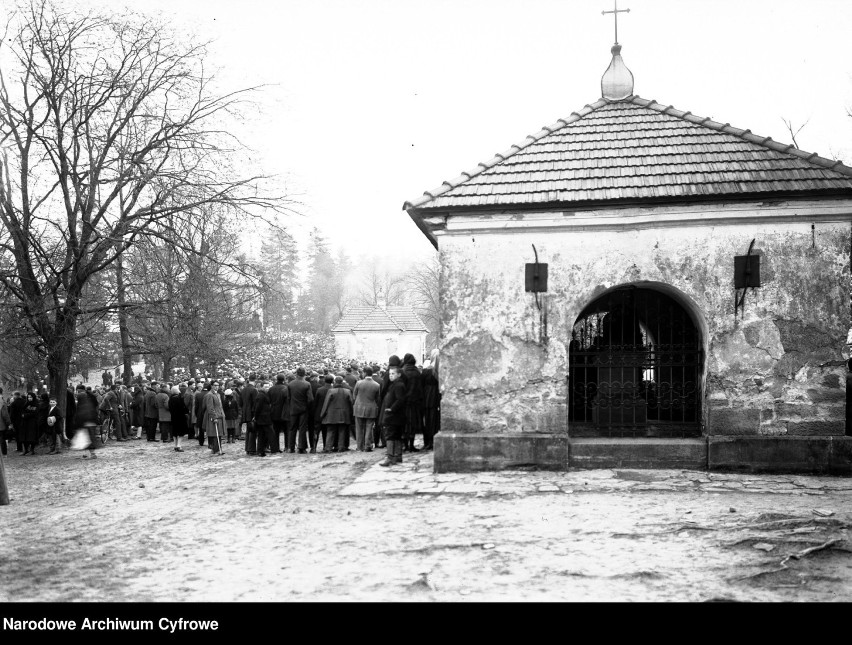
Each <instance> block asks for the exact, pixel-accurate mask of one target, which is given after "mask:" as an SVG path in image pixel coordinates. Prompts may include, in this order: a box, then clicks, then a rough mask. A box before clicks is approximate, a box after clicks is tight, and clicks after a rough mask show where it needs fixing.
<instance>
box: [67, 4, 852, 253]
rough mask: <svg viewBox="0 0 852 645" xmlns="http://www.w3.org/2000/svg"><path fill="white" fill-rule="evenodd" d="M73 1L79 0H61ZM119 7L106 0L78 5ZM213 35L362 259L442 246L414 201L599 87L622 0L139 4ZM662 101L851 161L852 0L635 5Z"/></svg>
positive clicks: (631, 22)
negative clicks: (415, 216) (429, 237)
mask: <svg viewBox="0 0 852 645" xmlns="http://www.w3.org/2000/svg"><path fill="white" fill-rule="evenodd" d="M60 4H63V5H64V4H66V3H65V2H61V3H60ZM78 4H81V5H84V6H85V5H99V4H100V5H104V6H109V7H111V8H115V4H116V3H115V2H112V1H110V2H107V0H80V1H79V2H78ZM126 4H128V5H130V6H132V7H133V8H135V9H137V10H138V11H141V12H149V13H157V12H162V14H163V15H164V16H167V17H168V19H169V21H170V22H173V23H174V24H175V26H176V27H178V28H179V29H182V30H186V29H189V30H192V31H194V32H195V33H196V34H197V35H198V36H199V37H200V38H202V39H214V40H215V42H214V44H213V46H212V49H211V55H210V59H211V63H212V64H213V65H215V66H216V67H218V68H219V69H220V70H221V79H222V82H223V83H225V84H226V85H228V86H230V87H244V86H248V85H256V84H269V85H270V86H271V87H270V88H268V89H267V90H266V91H265V98H264V100H263V110H262V111H258V112H252V113H250V114H247V115H246V124H245V125H244V126H243V127H245V128H247V130H246V132H245V137H246V141H247V143H249V144H250V145H251V146H252V147H253V148H254V149H255V150H256V151H257V160H258V161H259V162H260V163H261V165H262V167H263V168H264V169H265V170H266V172H269V173H277V174H280V175H281V176H282V177H283V178H284V180H285V181H286V188H287V190H288V192H289V193H291V194H293V195H294V196H296V197H297V198H298V199H299V200H300V201H301V202H302V204H303V206H302V207H301V211H302V213H303V214H304V218H302V219H301V220H296V221H294V222H293V226H294V227H295V228H296V229H299V230H302V231H306V230H307V229H309V228H310V226H312V225H314V224H316V225H317V226H319V228H321V229H322V230H323V231H324V232H325V233H326V235H327V236H328V237H329V239H330V240H331V242H332V244H333V245H334V246H335V247H343V248H344V249H345V250H346V251H347V252H348V253H349V254H350V255H353V256H357V255H360V254H361V253H366V254H376V255H382V256H385V257H388V256H397V257H407V258H411V257H415V258H416V257H424V258H425V257H428V255H429V254H430V252H431V251H432V246H431V245H430V244H429V243H428V242H427V241H426V239H425V238H424V237H423V235H422V234H421V233H420V232H419V231H418V229H417V228H416V227H415V226H414V224H413V223H412V222H411V220H410V219H409V217H408V215H407V214H406V213H405V212H404V211H403V210H402V205H403V203H404V202H405V201H406V200H414V199H416V198H417V197H419V196H420V195H422V193H423V191H425V190H430V189H432V188H435V187H437V186H439V185H440V184H441V183H442V182H443V181H444V180H445V179H451V178H453V177H456V176H458V175H459V174H460V173H461V172H462V171H464V170H469V169H471V168H473V167H475V166H476V164H477V163H478V162H480V161H484V160H487V159H489V158H491V157H492V156H493V155H494V153H496V152H502V151H504V150H506V149H507V148H508V147H509V146H510V145H511V144H513V143H517V142H520V141H522V140H523V139H524V138H525V137H526V136H527V135H528V134H531V133H534V132H536V131H538V130H539V129H540V128H541V126H543V125H549V124H552V123H554V122H555V121H556V120H557V119H559V118H562V117H566V116H568V115H569V114H570V113H571V112H573V111H575V110H579V109H581V108H582V107H583V106H584V105H586V104H587V103H591V102H593V101H595V100H597V99H598V98H599V97H600V77H601V75H602V74H603V72H604V70H605V69H606V68H607V66H608V65H609V62H610V51H609V50H610V47H611V45H612V43H613V20H612V17H611V16H606V17H604V16H602V15H601V11H602V10H605V9H612V0H428V1H427V0H276V1H272V0H240V1H235V0H131V1H129V2H127V3H126ZM620 8H629V9H630V10H631V11H630V13H629V14H620V17H619V41H620V43H621V44H622V46H623V51H622V56H623V58H624V61H625V63H626V64H627V66H628V67H629V68H630V70H631V71H632V72H633V75H634V77H635V83H636V84H635V90H634V91H635V93H636V94H638V95H639V96H641V97H643V98H646V99H656V100H657V101H659V102H661V103H664V104H667V105H668V104H671V105H674V106H675V107H676V108H679V109H682V110H689V111H691V112H693V113H694V114H697V115H699V116H708V117H712V118H713V119H714V120H716V121H720V122H722V123H725V122H728V123H730V124H731V125H733V126H736V127H741V128H748V129H751V130H752V131H753V132H754V133H755V134H759V135H761V136H771V137H772V138H773V139H775V140H778V141H782V142H785V143H789V142H790V136H789V133H788V132H787V130H786V127H785V125H784V123H783V122H782V117H784V118H787V119H790V120H792V122H793V123H794V124H795V125H796V126H798V125H801V124H803V123H804V122H805V121H808V125H807V126H806V127H805V128H804V129H803V130H802V132H801V133H800V135H799V136H798V137H797V139H798V142H799V145H800V147H801V148H803V149H805V150H808V151H810V152H818V153H820V154H821V155H822V156H828V157H836V158H841V159H844V160H845V161H847V163H852V119H850V118H849V117H848V116H847V114H846V111H847V110H848V109H850V108H852V62H850V60H852V56H850V51H849V45H848V43H849V36H850V34H852V2H850V1H849V0H809V1H808V2H804V1H803V0H748V1H747V2H746V1H743V0H621V2H620Z"/></svg>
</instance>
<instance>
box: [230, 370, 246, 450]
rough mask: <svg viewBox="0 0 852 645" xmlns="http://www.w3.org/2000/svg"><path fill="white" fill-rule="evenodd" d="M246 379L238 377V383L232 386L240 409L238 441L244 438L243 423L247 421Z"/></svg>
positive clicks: (236, 433)
mask: <svg viewBox="0 0 852 645" xmlns="http://www.w3.org/2000/svg"><path fill="white" fill-rule="evenodd" d="M245 383H246V382H245V381H244V380H243V379H241V378H238V379H237V381H236V384H235V385H234V387H233V388H231V392H232V394H233V396H234V401H236V402H237V407H239V409H240V416H239V417H238V418H237V427H236V432H235V433H234V434H235V435H236V439H235V440H236V441H240V440H241V439H242V438H243V424H244V423H245V419H243V416H242V413H243V390H244V389H245Z"/></svg>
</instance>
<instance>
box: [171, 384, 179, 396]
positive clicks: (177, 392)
mask: <svg viewBox="0 0 852 645" xmlns="http://www.w3.org/2000/svg"><path fill="white" fill-rule="evenodd" d="M172 394H180V388H179V387H178V386H177V385H175V386H174V387H172Z"/></svg>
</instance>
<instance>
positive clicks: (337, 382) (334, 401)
mask: <svg viewBox="0 0 852 645" xmlns="http://www.w3.org/2000/svg"><path fill="white" fill-rule="evenodd" d="M320 419H321V420H322V422H323V423H324V424H325V425H326V426H327V427H328V445H327V446H326V447H325V448H324V450H323V451H324V452H332V451H334V450H335V449H336V450H337V452H345V451H346V450H349V447H348V446H347V445H346V436H347V435H348V434H349V424H350V423H352V390H350V389H349V388H348V387H346V384H345V383H344V381H343V377H341V376H335V377H334V384H333V385H332V386H331V389H330V390H329V391H328V394H327V395H326V397H325V399H324V400H323V404H322V410H321V411H320ZM335 447H336V448H335Z"/></svg>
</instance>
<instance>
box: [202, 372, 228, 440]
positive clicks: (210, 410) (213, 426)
mask: <svg viewBox="0 0 852 645" xmlns="http://www.w3.org/2000/svg"><path fill="white" fill-rule="evenodd" d="M203 409H204V416H203V417H202V421H201V428H202V431H203V432H204V433H205V434H206V435H207V441H208V443H209V445H210V449H211V450H212V451H213V454H214V455H222V454H224V453H223V452H222V446H221V445H220V442H219V440H220V439H221V437H222V433H223V432H224V429H225V410H224V409H223V408H222V398H221V397H220V396H219V381H213V382H212V383H211V384H210V391H209V392H207V394H205V395H204V402H203Z"/></svg>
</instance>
